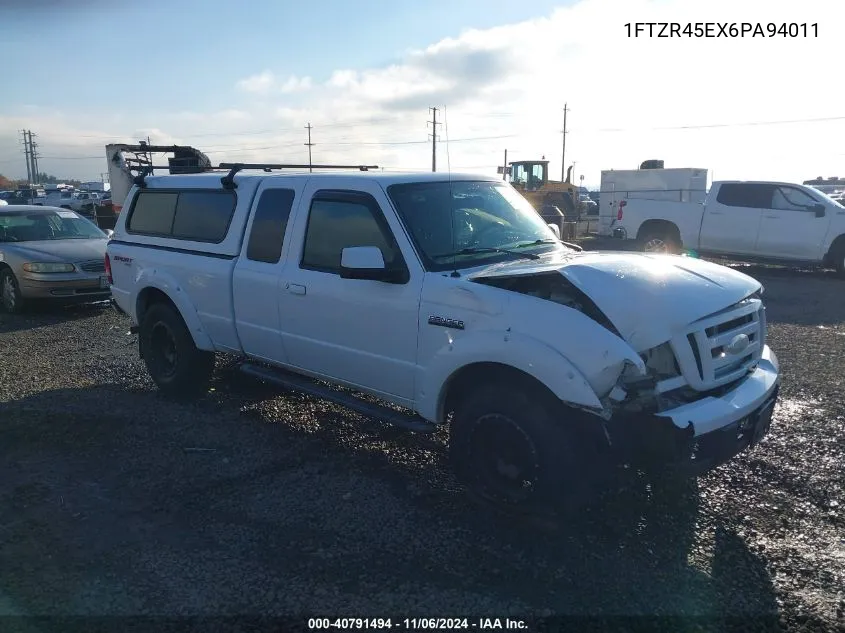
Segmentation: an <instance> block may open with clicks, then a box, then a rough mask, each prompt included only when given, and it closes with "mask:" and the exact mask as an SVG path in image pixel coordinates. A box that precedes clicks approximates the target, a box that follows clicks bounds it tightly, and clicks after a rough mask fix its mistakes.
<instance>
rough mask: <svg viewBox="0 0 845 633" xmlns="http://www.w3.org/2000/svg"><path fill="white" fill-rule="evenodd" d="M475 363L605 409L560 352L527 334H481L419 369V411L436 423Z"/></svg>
mask: <svg viewBox="0 0 845 633" xmlns="http://www.w3.org/2000/svg"><path fill="white" fill-rule="evenodd" d="M474 363H499V364H501V365H507V366H509V367H513V368H514V369H518V370H520V371H523V372H525V373H526V374H528V375H530V376H533V377H534V378H536V379H537V380H539V381H540V382H541V383H543V384H544V385H545V386H546V387H548V388H549V389H550V390H551V392H552V393H554V394H555V395H556V396H557V397H558V398H560V399H561V400H563V401H565V402H569V403H572V404H576V405H581V406H584V407H592V408H596V409H601V408H602V404H601V401H600V400H599V398H598V396H597V395H596V393H595V392H594V391H593V388H592V387H591V386H590V384H589V382H587V379H586V378H585V377H584V375H583V374H582V373H581V372H580V371H579V370H578V369H577V368H576V367H575V365H574V364H573V363H572V362H570V361H569V359H567V358H566V357H565V356H563V355H562V354H561V353H560V352H558V351H557V350H555V349H554V348H552V347H550V346H549V345H547V344H545V343H543V342H542V341H539V340H537V339H534V338H531V337H530V336H527V335H524V334H518V333H513V332H507V331H498V332H497V331H491V330H488V331H479V332H473V333H472V334H471V335H466V334H464V335H463V336H461V338H459V339H455V340H451V341H450V342H447V344H446V345H444V346H443V347H442V348H440V349H439V350H438V351H437V352H436V353H435V354H434V356H432V358H431V361H430V362H429V363H428V364H427V365H426V366H425V367H421V368H420V369H419V370H418V372H419V373H418V377H417V385H419V388H418V390H417V398H416V399H417V403H418V406H417V412H418V413H419V414H420V415H421V416H422V417H424V418H425V419H427V420H432V421H434V420H437V419H438V417H439V415H438V414H439V409H440V403H441V402H442V399H443V398H444V397H445V392H446V389H447V388H448V384H449V379H450V378H451V376H453V375H454V374H455V372H457V371H458V370H460V369H462V368H464V367H466V366H468V365H472V364H474Z"/></svg>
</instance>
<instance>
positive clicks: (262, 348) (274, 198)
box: [232, 179, 303, 364]
mask: <svg viewBox="0 0 845 633" xmlns="http://www.w3.org/2000/svg"><path fill="white" fill-rule="evenodd" d="M293 183H294V184H293V185H291V184H289V183H288V182H287V181H286V182H285V183H284V184H277V183H274V182H273V179H267V180H265V181H264V182H263V183H262V184H261V185H260V187H259V189H258V191H257V192H256V195H255V201H254V202H253V209H252V213H251V214H250V217H249V220H248V222H247V227H246V235H245V236H244V246H243V249H242V251H241V256H240V258H239V259H238V262H237V264H236V265H235V270H234V273H233V280H232V286H233V287H232V300H233V303H234V311H235V324H236V328H237V332H238V338H239V339H240V343H241V349H242V350H243V351H244V352H245V353H246V354H248V355H249V356H251V357H253V358H259V359H262V360H266V361H269V362H272V363H277V364H284V363H286V362H287V355H286V354H285V349H284V344H283V342H282V335H281V330H280V325H279V302H278V298H279V295H280V294H281V292H282V291H283V289H282V269H283V266H284V262H285V260H286V258H287V251H288V249H289V246H288V245H287V243H288V242H289V239H290V238H289V237H288V233H289V231H288V220H289V218H290V216H291V211H292V210H293V208H294V206H295V204H298V203H299V200H300V198H301V195H302V187H303V184H302V181H300V182H296V181H293Z"/></svg>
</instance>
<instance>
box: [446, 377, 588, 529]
mask: <svg viewBox="0 0 845 633" xmlns="http://www.w3.org/2000/svg"><path fill="white" fill-rule="evenodd" d="M567 422H568V420H567V419H566V415H565V412H564V407H563V406H562V405H560V403H559V402H555V401H554V400H553V398H551V397H548V396H547V394H545V393H542V392H541V390H540V389H532V388H531V387H530V386H527V387H520V386H514V385H513V384H506V383H504V382H502V383H496V384H490V385H486V386H482V387H479V388H477V389H475V390H474V391H472V392H471V393H470V394H468V395H467V397H466V398H465V399H464V400H463V401H462V402H461V403H460V404H459V406H458V407H457V410H456V411H455V416H454V419H453V421H452V428H451V433H450V434H451V439H450V445H449V453H450V458H451V460H452V464H453V467H454V469H455V471H456V473H457V475H458V476H459V478H460V479H461V480H463V481H464V482H465V483H466V484H467V486H468V487H469V489H470V491H471V493H472V494H473V496H475V497H476V498H477V499H478V500H480V501H482V502H484V503H486V504H489V505H492V506H493V507H495V508H496V509H498V510H503V511H505V512H508V513H516V514H520V515H527V516H538V515H545V516H548V515H550V514H554V510H555V509H558V508H560V507H561V504H567V505H569V503H570V502H578V501H581V500H583V493H584V489H583V483H584V482H585V480H586V477H585V476H584V475H585V473H584V470H583V467H582V462H581V461H580V460H581V456H580V455H579V450H578V448H577V447H576V442H577V441H576V435H575V434H574V433H573V432H572V431H571V429H567Z"/></svg>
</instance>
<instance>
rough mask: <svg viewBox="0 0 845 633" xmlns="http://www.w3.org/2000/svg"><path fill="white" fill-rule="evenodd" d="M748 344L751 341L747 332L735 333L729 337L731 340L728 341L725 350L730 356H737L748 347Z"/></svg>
mask: <svg viewBox="0 0 845 633" xmlns="http://www.w3.org/2000/svg"><path fill="white" fill-rule="evenodd" d="M749 345H751V341H750V340H749V338H748V335H747V334H737V335H736V336H734V337H733V338H732V339H731V342H730V343H728V346H727V347H726V348H725V351H726V352H728V353H729V354H731V355H732V356H737V355H739V354H742V353H743V352H744V351H745V350H746V349H748V346H749Z"/></svg>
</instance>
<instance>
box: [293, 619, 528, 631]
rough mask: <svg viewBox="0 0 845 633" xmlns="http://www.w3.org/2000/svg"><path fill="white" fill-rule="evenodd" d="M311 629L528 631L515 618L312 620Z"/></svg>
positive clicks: (309, 624) (521, 622)
mask: <svg viewBox="0 0 845 633" xmlns="http://www.w3.org/2000/svg"><path fill="white" fill-rule="evenodd" d="M308 628H309V629H311V630H321V629H323V630H331V629H349V630H361V629H373V630H379V629H380V630H393V629H399V630H402V631H432V630H434V631H437V630H446V629H458V630H473V629H476V630H481V631H484V630H502V631H504V630H511V631H518V630H524V629H526V628H528V625H527V624H526V622H525V621H524V620H516V619H511V618H396V619H394V618H309V619H308Z"/></svg>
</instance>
